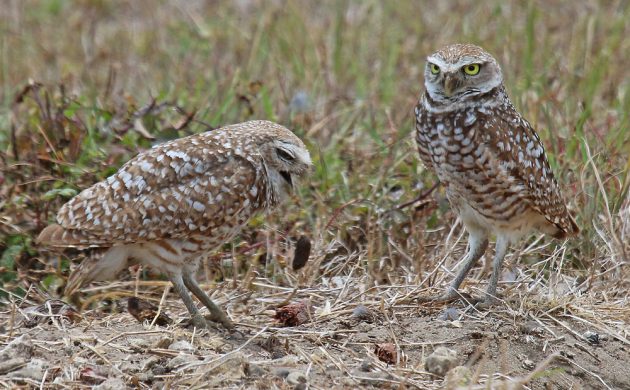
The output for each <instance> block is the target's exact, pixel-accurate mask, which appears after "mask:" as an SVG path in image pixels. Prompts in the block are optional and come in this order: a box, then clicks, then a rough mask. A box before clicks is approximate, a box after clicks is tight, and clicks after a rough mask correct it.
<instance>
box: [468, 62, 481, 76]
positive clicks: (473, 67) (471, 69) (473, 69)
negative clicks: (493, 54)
mask: <svg viewBox="0 0 630 390" xmlns="http://www.w3.org/2000/svg"><path fill="white" fill-rule="evenodd" d="M480 69H481V66H479V64H470V65H466V66H464V73H466V74H467V75H471V76H474V75H476V74H477V73H479V70H480Z"/></svg>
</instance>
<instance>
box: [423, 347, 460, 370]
mask: <svg viewBox="0 0 630 390" xmlns="http://www.w3.org/2000/svg"><path fill="white" fill-rule="evenodd" d="M456 364H457V352H456V351H454V350H452V349H448V348H446V347H437V348H436V349H435V351H433V353H432V354H431V355H429V356H428V357H427V360H426V361H425V363H424V368H425V369H426V370H427V371H428V372H430V373H431V374H435V375H437V376H440V377H443V376H444V375H446V373H447V372H448V371H449V370H450V369H451V368H453V367H455V365H456Z"/></svg>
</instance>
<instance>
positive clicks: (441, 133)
mask: <svg viewBox="0 0 630 390" xmlns="http://www.w3.org/2000/svg"><path fill="white" fill-rule="evenodd" d="M424 77H425V82H424V85H425V88H426V92H425V93H424V95H423V96H422V97H421V99H420V101H419V103H418V105H417V106H416V110H415V114H416V142H417V144H418V150H419V152H420V158H421V159H422V161H423V163H424V164H425V165H426V167H427V168H429V169H430V170H432V171H434V172H435V173H436V174H437V176H438V178H439V179H440V181H441V182H442V183H443V184H444V187H445V188H446V194H447V196H448V199H449V201H450V203H451V206H452V207H453V208H454V209H455V210H456V211H457V213H458V214H459V217H460V218H461V220H462V222H463V224H464V226H465V228H466V230H467V231H468V234H469V239H468V253H467V255H466V258H465V260H464V265H463V268H462V270H461V271H460V272H459V274H458V275H457V277H456V278H455V280H454V281H453V282H452V284H451V286H450V288H449V289H448V291H447V292H446V293H445V294H444V295H443V296H442V297H441V298H440V299H441V300H450V299H453V298H455V297H456V296H457V289H458V288H459V286H460V284H461V283H462V281H463V280H464V278H465V277H466V274H467V273H468V272H469V271H470V269H471V268H472V266H473V265H474V264H475V262H476V261H477V260H478V259H479V258H480V257H481V256H482V255H483V253H484V252H485V251H486V248H487V246H488V237H489V235H490V234H494V235H496V237H497V242H496V254H495V257H494V260H493V263H492V276H491V278H490V283H489V285H488V290H487V294H486V298H485V302H486V303H492V302H494V300H495V297H496V289H497V282H498V279H499V273H500V269H501V262H502V261H503V258H504V257H505V254H506V252H507V250H508V246H509V244H510V243H511V242H514V241H516V240H518V239H519V238H520V237H522V236H524V235H526V234H528V233H529V232H531V231H532V230H534V229H535V230H539V231H541V232H543V233H546V234H550V235H552V236H554V237H556V238H564V237H567V236H571V235H574V234H577V233H578V231H579V229H578V227H577V225H576V224H575V222H574V221H573V219H572V218H571V215H569V212H568V211H567V208H566V206H565V203H564V201H563V200H562V196H561V194H560V189H559V187H558V183H557V182H556V179H555V178H554V176H553V173H552V172H551V169H550V168H549V162H548V161H547V156H546V155H545V150H544V148H543V145H542V143H541V142H540V138H539V137H538V134H536V132H535V131H534V129H533V128H532V126H531V125H530V124H529V123H528V122H527V121H526V120H525V119H523V117H521V115H520V114H519V113H518V112H517V111H516V109H515V108H514V106H513V105H512V103H511V102H510V99H509V98H508V96H507V93H506V91H505V87H504V86H503V77H502V74H501V68H500V67H499V64H498V63H497V61H496V60H495V59H494V58H493V57H492V56H491V55H490V54H488V53H487V52H486V51H484V50H483V49H482V48H480V47H478V46H474V45H470V44H455V45H450V46H446V47H444V48H443V49H441V50H439V51H437V52H435V53H434V54H432V55H430V56H429V57H428V58H427V63H426V68H425V72H424Z"/></svg>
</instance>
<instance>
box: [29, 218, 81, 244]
mask: <svg viewBox="0 0 630 390" xmlns="http://www.w3.org/2000/svg"><path fill="white" fill-rule="evenodd" d="M36 242H37V243H38V244H43V245H47V246H52V247H65V248H69V247H88V246H90V244H91V241H90V240H89V237H88V236H87V235H86V234H85V233H83V231H81V230H76V229H65V228H64V227H63V226H60V225H57V224H53V225H49V226H46V228H45V229H44V230H42V231H41V233H39V236H38V237H37V240H36Z"/></svg>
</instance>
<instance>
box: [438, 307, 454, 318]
mask: <svg viewBox="0 0 630 390" xmlns="http://www.w3.org/2000/svg"><path fill="white" fill-rule="evenodd" d="M458 318H459V310H457V308H455V307H447V308H446V310H444V311H443V312H442V313H441V314H440V315H439V316H438V320H442V321H455V320H457V319H458Z"/></svg>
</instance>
